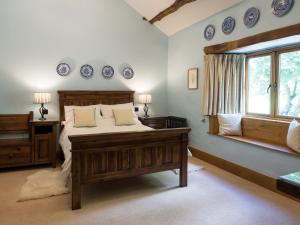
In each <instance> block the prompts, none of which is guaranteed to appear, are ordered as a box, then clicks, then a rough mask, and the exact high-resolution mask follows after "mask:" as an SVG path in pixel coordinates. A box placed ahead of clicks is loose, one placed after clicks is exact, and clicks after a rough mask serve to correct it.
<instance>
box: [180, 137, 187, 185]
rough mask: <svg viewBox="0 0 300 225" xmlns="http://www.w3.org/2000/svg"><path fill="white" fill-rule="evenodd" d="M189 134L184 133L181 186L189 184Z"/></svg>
mask: <svg viewBox="0 0 300 225" xmlns="http://www.w3.org/2000/svg"><path fill="white" fill-rule="evenodd" d="M187 146H188V135H187V134H182V142H181V158H182V159H181V166H180V173H179V185H180V187H186V186H187V156H188V150H187Z"/></svg>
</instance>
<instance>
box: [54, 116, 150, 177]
mask: <svg viewBox="0 0 300 225" xmlns="http://www.w3.org/2000/svg"><path fill="white" fill-rule="evenodd" d="M135 121H136V124H135V125H131V126H115V120H114V119H113V118H111V119H101V120H100V121H99V122H98V123H97V127H83V128H75V127H73V123H68V124H65V127H64V129H63V131H62V133H61V135H60V140H59V143H60V145H61V147H62V150H63V153H64V156H65V162H64V163H63V165H62V168H63V171H62V172H63V174H64V176H65V177H68V176H69V175H70V173H71V142H70V140H69V138H68V136H70V135H81V134H101V133H113V132H126V131H146V130H152V128H150V127H147V126H144V125H143V124H141V122H140V121H139V120H138V119H137V118H136V119H135Z"/></svg>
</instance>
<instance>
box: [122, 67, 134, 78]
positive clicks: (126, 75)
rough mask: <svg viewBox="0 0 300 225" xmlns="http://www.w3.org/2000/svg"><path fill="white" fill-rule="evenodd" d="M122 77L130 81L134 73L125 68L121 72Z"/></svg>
mask: <svg viewBox="0 0 300 225" xmlns="http://www.w3.org/2000/svg"><path fill="white" fill-rule="evenodd" d="M122 75H123V77H124V78H125V79H128V80H129V79H131V78H133V76H134V72H133V70H132V69H131V68H130V67H125V68H124V69H123V71H122Z"/></svg>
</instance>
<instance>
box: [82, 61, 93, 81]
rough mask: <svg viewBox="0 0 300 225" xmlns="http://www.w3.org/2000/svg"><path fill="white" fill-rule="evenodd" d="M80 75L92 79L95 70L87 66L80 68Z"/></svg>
mask: <svg viewBox="0 0 300 225" xmlns="http://www.w3.org/2000/svg"><path fill="white" fill-rule="evenodd" d="M80 74H81V76H83V77H84V78H91V77H92V76H93V74H94V69H93V67H92V66H90V65H88V64H85V65H83V66H82V67H81V68H80Z"/></svg>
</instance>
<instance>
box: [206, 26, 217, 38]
mask: <svg viewBox="0 0 300 225" xmlns="http://www.w3.org/2000/svg"><path fill="white" fill-rule="evenodd" d="M215 31H216V29H215V27H214V26H213V25H211V24H210V25H208V26H207V27H206V28H205V30H204V37H205V39H206V40H207V41H210V40H212V39H213V38H214V36H215Z"/></svg>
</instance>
